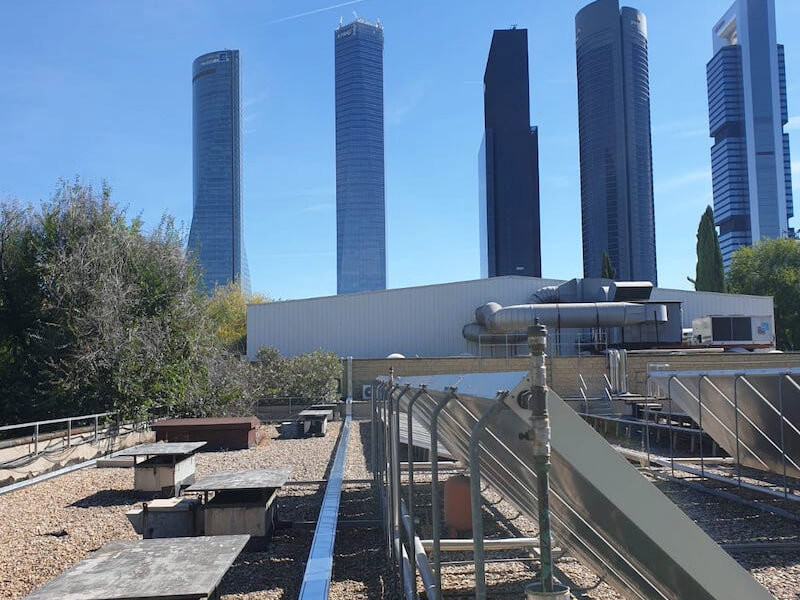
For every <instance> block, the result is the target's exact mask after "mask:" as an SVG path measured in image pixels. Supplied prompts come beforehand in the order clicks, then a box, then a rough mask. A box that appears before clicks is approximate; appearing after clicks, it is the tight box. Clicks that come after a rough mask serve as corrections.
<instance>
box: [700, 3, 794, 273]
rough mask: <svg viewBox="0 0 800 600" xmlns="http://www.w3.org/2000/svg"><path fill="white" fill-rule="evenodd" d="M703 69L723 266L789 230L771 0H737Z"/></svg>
mask: <svg viewBox="0 0 800 600" xmlns="http://www.w3.org/2000/svg"><path fill="white" fill-rule="evenodd" d="M712 36H713V41H714V57H713V58H712V59H711V60H710V61H709V63H708V65H707V66H706V76H707V79H708V117H709V133H710V135H711V137H713V138H714V145H713V146H712V148H711V168H712V177H713V183H714V220H715V222H716V225H717V226H718V227H719V243H720V248H721V250H722V260H723V264H724V265H725V269H728V267H730V262H731V256H732V254H733V253H734V251H736V250H737V249H738V248H739V247H741V246H749V245H751V244H752V243H753V242H755V241H758V240H760V239H762V238H764V237H767V238H777V237H786V236H792V235H794V232H793V231H792V229H790V228H789V219H790V218H791V217H792V216H793V207H792V173H791V160H790V157H789V134H787V133H784V132H783V126H784V125H786V123H787V122H788V120H789V118H788V113H787V107H786V71H785V65H784V57H783V46H781V45H780V44H778V43H777V41H776V37H775V4H774V1H773V0H737V1H736V2H735V3H734V4H733V5H732V6H731V7H730V9H728V11H727V12H726V13H725V15H724V16H723V17H722V19H720V20H719V22H718V23H717V24H716V25H715V26H714V29H713V30H712Z"/></svg>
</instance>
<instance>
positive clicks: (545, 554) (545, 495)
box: [518, 320, 553, 593]
mask: <svg viewBox="0 0 800 600" xmlns="http://www.w3.org/2000/svg"><path fill="white" fill-rule="evenodd" d="M528 346H529V348H530V351H531V388H530V392H529V396H528V398H527V399H526V398H524V397H523V396H522V395H520V398H519V399H518V402H519V403H520V404H521V405H523V406H522V407H523V408H528V409H530V411H531V417H530V424H531V427H530V429H529V430H528V431H527V433H526V434H525V437H526V438H527V439H528V440H529V441H530V442H531V443H532V445H533V449H532V450H533V457H534V462H533V472H534V473H535V474H536V488H537V494H536V496H537V498H536V500H537V503H538V507H537V513H538V517H539V548H540V555H541V559H542V568H541V572H540V585H541V591H542V592H545V593H550V592H552V591H553V560H552V551H551V541H550V481H549V476H550V416H549V415H548V412H547V368H546V366H545V359H546V354H545V350H546V348H547V328H546V327H545V326H544V325H542V324H541V323H539V321H538V320H537V321H536V322H535V324H534V325H533V326H532V327H529V328H528Z"/></svg>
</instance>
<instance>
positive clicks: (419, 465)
mask: <svg viewBox="0 0 800 600" xmlns="http://www.w3.org/2000/svg"><path fill="white" fill-rule="evenodd" d="M431 464H432V463H430V462H419V461H416V460H415V461H414V472H416V473H419V472H420V471H430V469H431ZM438 466H439V470H440V471H441V470H442V469H462V468H463V465H462V464H461V463H460V462H458V461H456V460H446V461H442V462H440V463H439V465H438ZM400 468H401V469H407V468H408V463H407V462H401V463H400Z"/></svg>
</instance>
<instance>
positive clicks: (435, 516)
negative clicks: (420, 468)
mask: <svg viewBox="0 0 800 600" xmlns="http://www.w3.org/2000/svg"><path fill="white" fill-rule="evenodd" d="M456 389H457V388H456V386H450V387H449V388H448V389H447V391H448V392H449V393H448V394H447V396H445V397H444V398H442V399H441V400H439V401H438V402H437V403H436V406H434V407H433V411H431V452H430V457H429V458H430V459H431V515H432V517H431V525H432V526H433V531H432V534H433V568H434V577H435V581H436V597H437V598H441V597H442V565H441V551H440V549H439V540H441V538H442V534H441V532H440V527H441V524H440V523H439V519H440V512H441V509H440V507H439V429H438V427H439V425H438V423H439V413H440V412H442V409H443V408H444V407H445V405H447V403H448V402H450V400H452V399H453V398H458V396H456ZM428 398H430V399H431V400H432V401H433V398H431V397H430V395H428Z"/></svg>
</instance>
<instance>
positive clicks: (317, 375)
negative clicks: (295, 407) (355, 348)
mask: <svg viewBox="0 0 800 600" xmlns="http://www.w3.org/2000/svg"><path fill="white" fill-rule="evenodd" d="M253 366H254V369H255V374H254V378H255V382H254V393H257V394H258V395H259V396H261V397H270V396H279V397H280V396H283V397H289V396H291V397H300V398H309V399H312V400H320V399H325V398H328V397H330V396H331V395H333V394H335V393H336V379H337V378H338V377H340V376H341V373H342V363H341V360H340V359H339V357H338V356H337V355H336V354H335V353H333V352H322V351H321V350H317V351H315V352H311V353H309V354H301V355H298V356H292V357H283V356H281V355H280V352H278V350H277V349H276V348H261V349H260V350H259V352H258V361H257V362H256V363H255V364H254V365H253Z"/></svg>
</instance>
